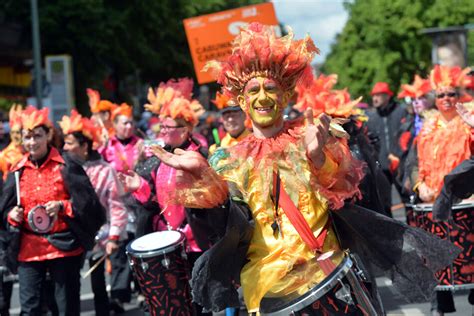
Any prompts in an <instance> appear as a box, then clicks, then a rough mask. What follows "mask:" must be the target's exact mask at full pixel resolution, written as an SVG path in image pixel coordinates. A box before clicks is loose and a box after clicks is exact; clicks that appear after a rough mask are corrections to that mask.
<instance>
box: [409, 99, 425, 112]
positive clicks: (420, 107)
mask: <svg viewBox="0 0 474 316" xmlns="http://www.w3.org/2000/svg"><path fill="white" fill-rule="evenodd" d="M411 104H412V105H413V111H415V113H416V114H420V113H421V112H423V111H424V110H426V109H427V108H428V106H429V103H428V100H427V99H426V98H425V97H424V96H423V97H419V98H416V99H414V100H413V101H412V102H411Z"/></svg>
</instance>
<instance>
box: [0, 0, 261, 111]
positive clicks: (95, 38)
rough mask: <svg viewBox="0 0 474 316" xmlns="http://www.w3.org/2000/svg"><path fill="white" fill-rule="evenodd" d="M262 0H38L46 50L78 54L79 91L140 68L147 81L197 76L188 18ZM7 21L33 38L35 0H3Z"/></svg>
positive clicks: (45, 52) (75, 58)
mask: <svg viewBox="0 0 474 316" xmlns="http://www.w3.org/2000/svg"><path fill="white" fill-rule="evenodd" d="M260 2H262V0H159V1H143V0H48V1H38V11H39V20H40V32H41V46H42V55H43V56H46V55H50V54H69V55H71V56H72V57H73V64H74V74H75V78H74V79H75V84H76V97H78V98H79V99H81V100H80V101H82V102H79V103H82V104H84V103H85V88H86V87H100V86H101V85H102V81H103V80H104V78H105V77H106V75H107V74H109V73H113V74H114V75H115V76H116V77H117V78H118V79H119V80H120V79H123V78H125V77H126V76H127V75H134V74H136V73H137V71H139V76H140V79H141V80H142V82H151V83H157V82H159V81H162V80H167V79H169V78H172V77H181V76H189V77H193V76H194V71H193V67H192V60H191V56H190V53H189V48H188V45H187V41H186V36H185V32H184V26H183V23H182V20H183V19H184V18H188V17H193V16H197V15H202V14H206V13H212V12H217V11H221V10H226V9H231V8H236V7H240V6H245V5H248V4H253V3H260ZM0 12H2V13H3V16H4V17H5V19H6V20H7V21H11V22H17V23H21V24H23V26H24V29H25V30H27V37H28V38H26V39H25V40H26V41H29V42H30V43H31V34H30V29H31V27H30V23H31V22H30V21H31V20H30V1H28V0H3V1H2V4H1V6H0Z"/></svg>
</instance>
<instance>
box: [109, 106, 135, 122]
mask: <svg viewBox="0 0 474 316" xmlns="http://www.w3.org/2000/svg"><path fill="white" fill-rule="evenodd" d="M119 115H123V116H125V117H128V118H132V117H133V108H132V107H131V106H130V105H128V104H127V103H122V104H120V106H117V107H115V108H114V109H113V110H112V115H111V119H112V121H113V120H115V118H116V117H117V116H119Z"/></svg>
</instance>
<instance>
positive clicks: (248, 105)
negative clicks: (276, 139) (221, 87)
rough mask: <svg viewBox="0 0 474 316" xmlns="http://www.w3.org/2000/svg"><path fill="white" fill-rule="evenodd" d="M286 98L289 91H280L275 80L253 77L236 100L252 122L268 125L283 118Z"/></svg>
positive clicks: (261, 125) (262, 125) (258, 124)
mask: <svg viewBox="0 0 474 316" xmlns="http://www.w3.org/2000/svg"><path fill="white" fill-rule="evenodd" d="M288 98H289V93H286V92H284V91H282V89H281V88H280V87H279V85H278V83H277V82H276V81H275V80H273V79H271V78H266V77H255V78H253V79H251V80H249V81H248V82H247V84H246V86H245V88H244V91H243V94H241V95H240V96H239V97H238V100H239V104H240V107H241V108H242V109H243V110H244V111H246V112H248V114H249V116H250V118H251V120H252V122H253V124H256V125H257V126H260V127H269V126H272V125H274V124H275V123H277V122H278V121H279V120H283V109H284V108H285V107H286V105H287V104H286V103H287V101H288Z"/></svg>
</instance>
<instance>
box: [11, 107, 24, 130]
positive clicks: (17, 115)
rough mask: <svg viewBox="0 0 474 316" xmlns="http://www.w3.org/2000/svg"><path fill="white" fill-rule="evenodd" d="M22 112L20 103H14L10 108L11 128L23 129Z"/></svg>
mask: <svg viewBox="0 0 474 316" xmlns="http://www.w3.org/2000/svg"><path fill="white" fill-rule="evenodd" d="M21 112H22V106H21V105H20V104H13V105H12V107H11V108H10V113H9V121H10V129H12V130H14V129H21Z"/></svg>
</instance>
